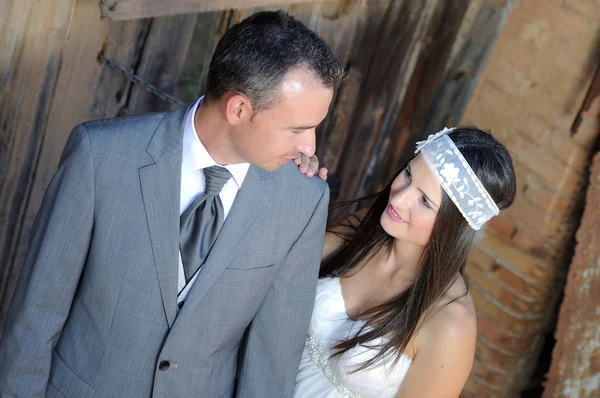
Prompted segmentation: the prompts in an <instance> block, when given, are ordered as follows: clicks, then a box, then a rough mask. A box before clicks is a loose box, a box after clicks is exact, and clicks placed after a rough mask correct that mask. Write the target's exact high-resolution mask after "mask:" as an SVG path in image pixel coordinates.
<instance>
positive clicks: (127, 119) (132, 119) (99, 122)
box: [82, 112, 167, 133]
mask: <svg viewBox="0 0 600 398" xmlns="http://www.w3.org/2000/svg"><path fill="white" fill-rule="evenodd" d="M166 115H167V112H154V113H146V114H142V115H132V116H120V117H111V118H106V119H95V120H89V121H87V122H84V123H82V125H83V127H84V128H85V129H86V130H87V131H88V132H90V133H96V132H98V131H102V132H103V133H104V132H115V131H120V130H123V129H131V128H140V127H151V126H158V124H159V123H160V121H161V120H162V119H164V117H165V116H166Z"/></svg>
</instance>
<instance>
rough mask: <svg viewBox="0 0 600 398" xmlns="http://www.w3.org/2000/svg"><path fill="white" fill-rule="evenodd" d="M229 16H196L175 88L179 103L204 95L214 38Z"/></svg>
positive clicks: (228, 13)
mask: <svg viewBox="0 0 600 398" xmlns="http://www.w3.org/2000/svg"><path fill="white" fill-rule="evenodd" d="M231 14H232V12H231V11H220V12H206V13H200V14H198V16H197V18H196V26H195V27H194V33H193V36H192V43H193V45H191V46H190V47H189V52H188V54H187V58H186V60H185V62H184V64H183V68H182V71H181V78H180V79H179V82H177V87H176V88H175V96H176V97H177V98H179V99H180V100H181V101H183V102H186V103H190V102H192V101H194V100H195V99H197V98H198V97H199V96H200V95H202V94H203V93H204V89H205V87H206V75H207V73H208V66H209V64H210V58H211V55H212V53H213V52H214V49H215V46H216V45H217V40H216V38H217V37H220V36H221V35H222V34H223V33H224V32H221V31H219V29H222V28H223V27H224V26H226V25H227V24H226V23H224V22H223V20H226V21H228V20H229V19H230V15H231Z"/></svg>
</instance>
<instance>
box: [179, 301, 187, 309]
mask: <svg viewBox="0 0 600 398" xmlns="http://www.w3.org/2000/svg"><path fill="white" fill-rule="evenodd" d="M183 303H185V301H180V302H178V303H177V307H178V308H179V309H181V307H183Z"/></svg>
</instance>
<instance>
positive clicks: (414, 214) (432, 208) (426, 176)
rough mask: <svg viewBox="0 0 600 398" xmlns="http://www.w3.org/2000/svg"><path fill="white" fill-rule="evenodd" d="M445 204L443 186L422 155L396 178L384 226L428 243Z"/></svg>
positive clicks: (413, 240)
mask: <svg viewBox="0 0 600 398" xmlns="http://www.w3.org/2000/svg"><path fill="white" fill-rule="evenodd" d="M441 204H442V187H441V185H440V183H439V182H438V180H437V178H436V177H435V175H434V174H433V172H432V171H431V170H430V169H429V166H427V163H425V161H424V160H423V157H422V156H421V155H420V154H419V155H417V156H416V157H415V158H414V159H413V160H411V161H410V163H409V164H408V166H407V167H406V168H405V169H404V170H403V171H402V172H401V173H400V174H398V176H397V177H396V178H395V179H394V181H393V183H392V188H391V192H390V198H389V202H388V206H387V208H386V209H385V211H384V212H383V214H382V215H381V226H382V227H383V229H384V230H385V231H386V232H387V233H388V234H390V235H391V236H393V237H394V238H396V239H399V240H402V241H406V242H410V243H412V244H414V245H417V246H425V245H426V244H427V242H429V238H430V237H431V232H432V231H433V225H434V224H435V218H436V217H437V213H438V211H439V208H440V206H441Z"/></svg>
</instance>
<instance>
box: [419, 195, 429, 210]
mask: <svg viewBox="0 0 600 398" xmlns="http://www.w3.org/2000/svg"><path fill="white" fill-rule="evenodd" d="M421 200H422V201H423V206H425V207H427V208H428V209H431V205H430V204H429V202H428V201H427V199H426V198H425V196H421Z"/></svg>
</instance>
